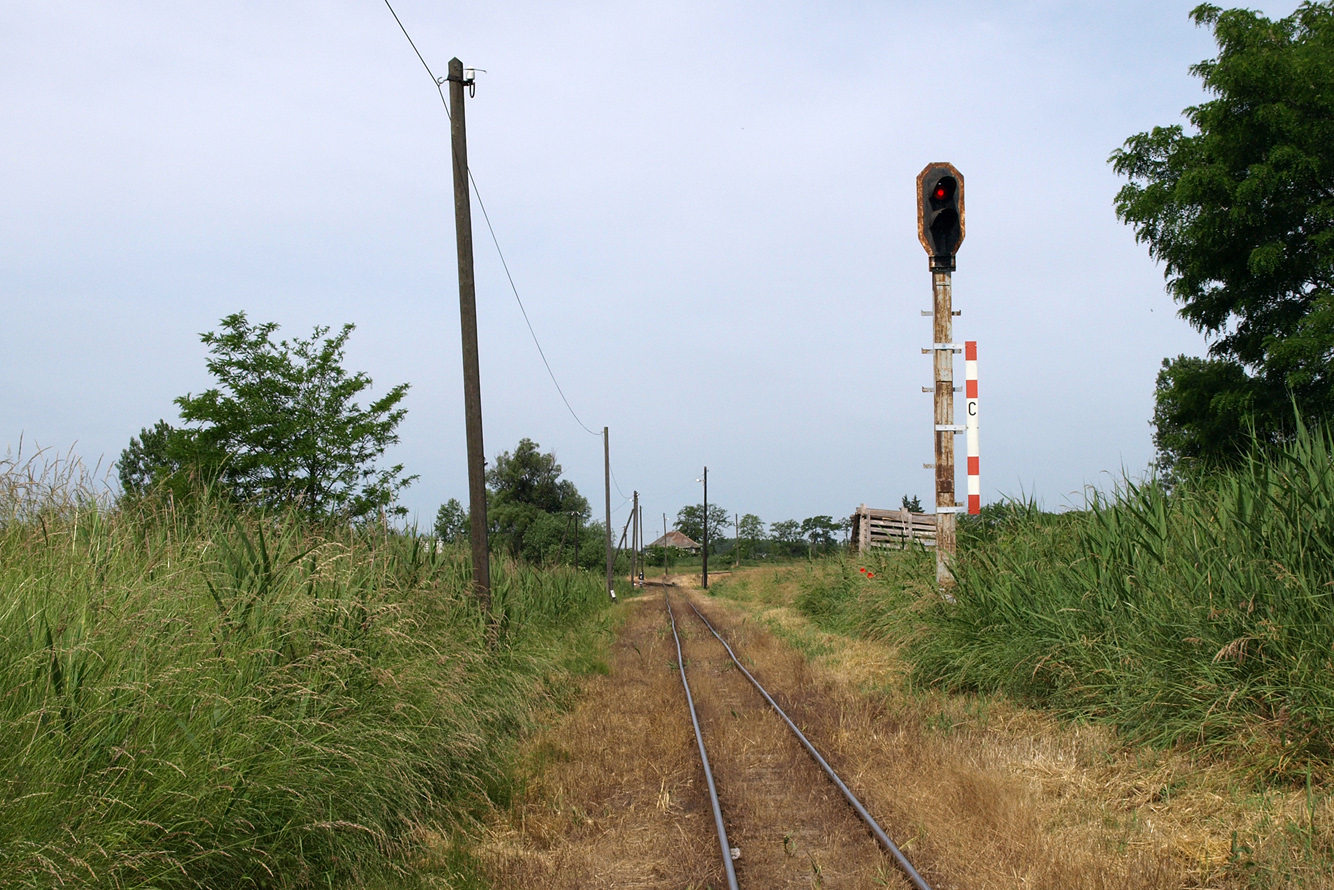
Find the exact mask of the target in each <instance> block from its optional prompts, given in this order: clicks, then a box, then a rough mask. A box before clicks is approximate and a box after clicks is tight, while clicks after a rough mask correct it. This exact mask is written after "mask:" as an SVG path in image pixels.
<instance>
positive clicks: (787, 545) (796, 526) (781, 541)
mask: <svg viewBox="0 0 1334 890" xmlns="http://www.w3.org/2000/svg"><path fill="white" fill-rule="evenodd" d="M769 538H770V539H771V540H772V541H773V549H774V551H775V552H777V553H778V554H780V555H783V556H798V555H800V554H804V553H805V552H806V550H807V545H806V541H805V540H804V539H803V538H802V532H801V523H800V522H798V521H797V520H795V519H784V520H781V521H779V522H772V523H770V524H769Z"/></svg>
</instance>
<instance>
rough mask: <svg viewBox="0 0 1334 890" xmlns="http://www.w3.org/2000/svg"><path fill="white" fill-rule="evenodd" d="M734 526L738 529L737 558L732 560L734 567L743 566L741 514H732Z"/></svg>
mask: <svg viewBox="0 0 1334 890" xmlns="http://www.w3.org/2000/svg"><path fill="white" fill-rule="evenodd" d="M732 528H734V529H736V558H735V559H733V560H732V568H734V569H739V568H741V514H740V513H733V514H732Z"/></svg>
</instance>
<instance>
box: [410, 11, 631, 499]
mask: <svg viewBox="0 0 1334 890" xmlns="http://www.w3.org/2000/svg"><path fill="white" fill-rule="evenodd" d="M384 5H385V6H387V7H389V14H390V15H392V16H393V17H394V21H395V22H397V23H398V29H399V30H400V31H402V32H403V36H404V37H406V38H407V39H408V45H409V46H411V47H412V51H413V52H414V53H416V54H417V59H418V60H419V61H420V62H421V63H422V67H423V68H425V69H426V73H427V74H429V75H430V76H431V82H432V83H433V84H435V91H436V92H437V93H439V94H440V103H441V105H442V106H443V107H444V109H445V117H447V118H449V119H450V121H451V122H452V121H453V118H452V117H450V114H449V102H448V101H447V100H446V99H445V91H444V87H443V86H442V85H443V83H444V80H443V79H442V78H439V77H436V76H435V72H434V71H432V70H431V66H430V65H428V64H426V59H425V57H423V56H422V54H421V50H419V49H417V44H416V43H414V42H413V40H412V35H410V34H409V33H408V29H407V28H405V27H404V26H403V20H402V19H400V18H399V17H398V13H396V12H394V7H393V6H392V5H391V4H390V3H389V0H384ZM468 181H469V182H471V183H472V190H473V194H474V195H476V196H477V206H478V207H479V208H481V211H482V219H484V220H486V230H487V231H488V232H490V233H491V243H492V244H494V245H495V246H496V255H497V256H499V257H500V265H501V266H502V267H503V268H504V269H505V278H506V279H507V280H508V281H509V284H510V290H511V291H512V292H513V293H514V302H516V303H518V304H519V312H520V313H521V314H522V315H523V322H524V324H526V325H527V326H528V333H529V335H530V336H531V337H532V338H533V345H534V346H536V347H537V354H538V355H539V356H541V357H542V364H543V365H544V366H545V367H546V369H547V374H548V375H549V376H550V377H551V382H552V383H553V384H555V386H556V392H557V393H559V394H560V400H561V401H562V402H564V403H565V409H566V410H567V411H569V412H570V416H571V417H573V418H574V422H575V423H577V424H579V426H581V427H583V429H584V432H586V433H588V434H589V435H590V436H597V435H600V434H599V433H597V432H595V431H594V430H590V429H589V428H588V425H587V424H585V423H584V422H583V421H582V420H580V419H579V415H578V414H577V413H575V410H574V407H573V406H572V405H571V404H570V400H569V399H567V398H566V397H565V390H563V389H561V386H560V381H559V380H557V379H556V372H555V371H553V370H551V362H549V361H547V354H546V352H545V351H544V350H543V349H542V343H541V341H539V340H538V339H537V331H535V330H533V323H532V321H530V320H529V318H528V310H527V309H525V308H524V305H523V299H522V298H520V297H519V288H518V287H516V286H515V284H514V276H513V275H512V274H511V273H510V266H509V263H508V262H506V261H505V252H504V251H503V250H501V249H500V239H499V238H497V237H496V229H495V226H493V225H491V214H489V213H487V212H486V204H485V203H483V201H482V190H481V189H479V188H478V187H477V179H476V177H474V176H473V175H472V167H471V166H469V168H468ZM619 490H620V488H619V487H618V488H617V491H619ZM621 496H622V497H624V496H625V495H624V494H622V495H621Z"/></svg>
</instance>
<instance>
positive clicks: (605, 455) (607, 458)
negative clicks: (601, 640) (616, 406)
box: [602, 426, 616, 600]
mask: <svg viewBox="0 0 1334 890" xmlns="http://www.w3.org/2000/svg"><path fill="white" fill-rule="evenodd" d="M602 470H603V473H602V475H603V477H604V478H603V482H604V483H605V485H604V488H605V490H606V493H607V596H609V597H611V598H612V599H613V600H614V599H616V591H615V590H613V589H612V580H611V562H612V555H611V437H610V435H609V433H608V432H607V428H606V427H605V426H604V427H603V428H602Z"/></svg>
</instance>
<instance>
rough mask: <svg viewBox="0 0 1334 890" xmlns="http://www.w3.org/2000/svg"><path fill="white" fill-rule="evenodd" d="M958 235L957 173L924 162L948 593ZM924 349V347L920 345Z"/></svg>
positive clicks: (939, 514) (941, 533)
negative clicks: (954, 279) (954, 284)
mask: <svg viewBox="0 0 1334 890" xmlns="http://www.w3.org/2000/svg"><path fill="white" fill-rule="evenodd" d="M963 236H964V204H963V174H961V173H960V172H959V171H958V169H956V168H955V166H954V165H953V164H948V163H936V164H928V165H927V166H926V169H924V170H923V171H922V172H921V173H919V174H918V175H917V237H918V239H919V240H920V241H921V242H922V247H923V248H925V249H926V253H927V256H928V257H930V268H931V293H932V301H931V320H932V324H931V332H932V341H933V342H932V344H931V350H930V351H931V352H932V353H933V355H934V361H933V362H932V364H933V366H934V370H935V384H936V390H935V411H934V415H935V423H934V429H935V452H936V463H935V469H936V584H937V585H938V586H939V587H940V590H941V592H942V593H944V594H945V595H946V596H947V597H949V595H950V594H949V589H950V588H951V587H953V586H954V575H953V572H952V569H953V565H954V553H955V514H956V513H958V512H959V510H960V507H959V506H958V505H957V504H955V502H954V434H955V433H957V432H961V431H963V429H964V427H961V426H957V425H956V424H955V423H954V353H955V352H958V351H960V350H959V349H958V348H957V347H956V346H955V344H954V341H953V337H954V308H953V288H952V282H951V278H952V275H953V273H954V255H955V253H957V252H958V250H959V245H960V244H961V243H962V242H963ZM923 351H924V352H925V351H927V350H923Z"/></svg>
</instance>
